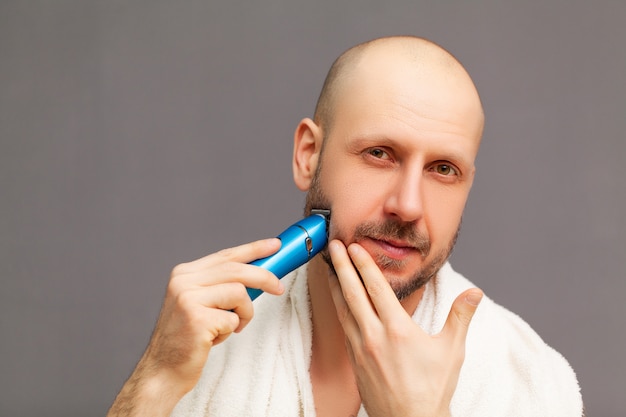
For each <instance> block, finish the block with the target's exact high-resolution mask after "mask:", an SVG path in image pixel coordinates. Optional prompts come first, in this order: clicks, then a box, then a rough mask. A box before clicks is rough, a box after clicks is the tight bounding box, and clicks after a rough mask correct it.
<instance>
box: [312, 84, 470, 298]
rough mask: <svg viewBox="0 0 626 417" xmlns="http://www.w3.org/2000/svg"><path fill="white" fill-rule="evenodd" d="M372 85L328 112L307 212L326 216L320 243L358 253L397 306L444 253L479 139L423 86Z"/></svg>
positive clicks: (466, 115) (466, 120) (458, 113)
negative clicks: (355, 246)
mask: <svg viewBox="0 0 626 417" xmlns="http://www.w3.org/2000/svg"><path fill="white" fill-rule="evenodd" d="M382 84H384V82H381V83H379V84H378V85H376V86H373V87H368V86H366V87H365V88H354V89H352V90H350V91H349V93H350V94H347V93H346V94H344V97H346V98H345V99H343V100H342V101H340V102H338V103H337V110H336V113H335V119H334V123H333V126H332V129H330V131H329V132H326V138H325V142H324V150H323V152H322V155H321V156H320V162H319V164H320V165H319V166H318V169H317V172H316V175H315V179H314V180H313V181H312V183H311V186H310V189H309V192H308V194H307V208H309V209H310V208H316V207H317V208H330V209H331V212H332V214H331V227H330V238H331V239H339V240H341V241H343V243H344V244H346V245H349V244H350V243H352V242H358V243H359V244H360V245H362V246H363V247H364V248H365V249H366V250H367V251H368V252H369V253H370V255H371V256H372V257H373V259H374V260H375V261H376V263H377V265H378V266H379V268H380V269H381V271H382V272H383V274H384V275H385V276H386V278H387V279H388V280H389V282H390V284H391V286H392V288H393V289H394V291H395V292H396V295H397V296H398V298H399V299H403V298H404V297H406V296H408V295H409V294H411V293H412V292H414V291H415V290H416V289H418V288H420V287H421V286H422V285H424V284H425V283H426V282H427V281H428V280H429V279H430V278H431V277H432V276H433V275H434V274H435V273H436V272H437V271H438V270H439V268H440V267H441V266H442V265H443V263H445V261H446V259H447V258H448V256H449V254H450V251H451V250H452V247H453V246H454V242H455V240H456V236H457V234H458V229H459V226H460V222H461V216H462V213H463V208H464V206H465V202H466V200H467V196H468V193H469V190H470V188H471V184H472V180H473V177H474V159H475V156H476V152H477V150H478V142H479V138H478V137H477V136H479V133H478V134H477V133H476V132H478V131H480V129H477V128H476V125H477V124H476V120H475V118H472V117H471V115H474V116H475V114H474V113H472V112H468V111H466V110H467V109H465V108H461V109H457V108H455V107H454V104H453V105H451V106H450V107H448V106H447V105H442V102H441V97H440V95H439V93H440V92H439V91H433V92H432V93H433V94H437V96H436V97H437V100H435V101H433V100H432V99H431V98H430V97H429V95H428V94H429V92H428V91H426V92H424V91H423V90H424V87H423V86H420V87H419V89H418V90H419V91H417V90H416V91H411V86H410V83H408V84H407V83H404V82H403V83H401V85H393V83H392V84H391V85H382ZM415 88H417V86H415ZM433 88H436V87H433ZM461 101H462V100H461ZM444 103H445V101H444ZM453 103H454V102H453ZM461 107H463V106H461ZM326 258H327V256H326ZM327 261H329V259H328V258H327Z"/></svg>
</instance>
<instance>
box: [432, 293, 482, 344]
mask: <svg viewBox="0 0 626 417" xmlns="http://www.w3.org/2000/svg"><path fill="white" fill-rule="evenodd" d="M482 297H483V292H482V291H481V290H480V289H478V288H471V289H469V290H466V291H464V292H463V293H461V294H460V295H459V296H458V297H457V298H456V300H454V303H452V308H451V309H450V313H449V314H448V318H447V319H446V323H445V325H444V328H443V330H442V333H443V334H444V335H445V337H449V338H451V339H452V340H454V341H455V343H457V344H460V345H462V346H465V338H466V336H467V330H468V329H469V325H470V323H471V321H472V318H473V317H474V313H475V312H476V309H477V308H478V305H479V304H480V301H481V299H482Z"/></svg>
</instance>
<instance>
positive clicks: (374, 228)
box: [354, 220, 430, 257]
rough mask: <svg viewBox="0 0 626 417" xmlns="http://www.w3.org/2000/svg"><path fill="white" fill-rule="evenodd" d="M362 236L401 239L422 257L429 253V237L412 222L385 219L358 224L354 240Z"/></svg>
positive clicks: (392, 239) (391, 239)
mask: <svg viewBox="0 0 626 417" xmlns="http://www.w3.org/2000/svg"><path fill="white" fill-rule="evenodd" d="M364 238H370V239H376V240H383V241H398V240H400V241H402V242H403V244H406V245H408V246H411V247H413V248H415V249H417V250H418V251H419V252H420V253H421V254H422V256H423V257H426V256H428V254H429V253H430V239H429V238H428V236H426V235H424V234H423V233H420V232H419V231H418V230H416V228H415V224H414V223H401V222H397V221H393V220H386V221H385V222H383V223H377V222H366V223H361V224H360V225H358V226H357V227H356V229H355V231H354V240H355V241H356V242H358V241H359V240H362V239H364Z"/></svg>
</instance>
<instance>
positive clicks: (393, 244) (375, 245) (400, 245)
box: [359, 237, 421, 260]
mask: <svg viewBox="0 0 626 417" xmlns="http://www.w3.org/2000/svg"><path fill="white" fill-rule="evenodd" d="M359 244H361V245H362V246H364V247H365V248H366V249H367V248H368V247H371V248H372V249H374V250H375V252H379V253H380V252H382V254H384V255H385V256H387V257H389V258H391V259H396V260H403V259H405V258H406V257H408V256H411V255H414V254H415V253H417V254H419V255H420V256H421V251H420V250H419V249H418V248H416V247H415V246H413V245H411V244H410V243H407V242H403V241H397V240H388V239H376V238H373V237H367V238H366V239H364V240H363V241H361V242H359Z"/></svg>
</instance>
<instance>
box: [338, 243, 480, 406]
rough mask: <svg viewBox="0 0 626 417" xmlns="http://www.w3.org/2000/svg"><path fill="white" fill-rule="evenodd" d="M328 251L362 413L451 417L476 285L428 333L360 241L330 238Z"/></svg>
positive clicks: (476, 299)
mask: <svg viewBox="0 0 626 417" xmlns="http://www.w3.org/2000/svg"><path fill="white" fill-rule="evenodd" d="M329 251H330V255H331V258H332V262H333V265H334V267H335V270H336V272H337V278H335V277H334V276H331V277H330V279H329V284H330V289H331V293H332V296H333V301H334V303H335V307H336V309H337V316H338V318H339V321H340V322H341V325H342V326H343V329H344V332H345V335H346V346H347V350H348V355H349V356H350V359H351V361H352V367H353V369H354V373H355V376H356V380H357V384H358V388H359V393H360V395H361V400H362V401H363V404H364V406H365V408H366V410H367V412H368V414H369V415H370V416H371V417H375V416H394V417H408V416H411V417H413V416H415V417H417V416H428V417H435V416H437V417H441V416H449V415H450V401H451V399H452V396H453V394H454V391H455V389H456V385H457V382H458V378H459V373H460V371H461V366H462V365H463V361H464V358H465V338H466V335H467V330H468V327H469V324H470V321H471V320H472V317H473V315H474V312H475V311H476V308H477V307H478V304H479V303H480V300H481V298H482V295H483V293H482V291H480V290H479V289H477V288H472V289H469V290H467V291H465V292H463V293H462V294H461V295H459V296H458V297H457V298H456V300H455V301H454V303H453V305H452V308H451V310H450V313H449V315H448V318H447V320H446V323H445V325H444V327H443V330H442V331H441V332H440V333H439V334H437V335H433V336H431V335H429V334H427V333H426V332H424V331H423V330H422V329H421V328H420V327H419V326H418V325H417V324H416V323H415V322H413V320H412V319H411V316H410V315H409V314H408V313H407V312H406V311H405V310H404V308H403V307H402V305H401V304H400V302H399V301H398V299H397V297H396V295H395V294H394V292H393V290H392V288H391V286H390V285H389V283H388V282H387V280H386V279H385V277H384V275H383V273H382V272H381V271H380V269H379V268H378V266H377V265H376V263H375V262H374V260H373V259H372V257H371V256H370V255H369V253H368V252H367V251H366V250H365V249H364V248H363V247H362V246H360V245H358V244H356V243H353V244H351V245H350V246H349V247H348V248H347V249H346V247H345V246H344V245H343V243H341V242H339V241H337V240H334V241H332V242H331V243H330V244H329ZM361 280H362V281H361Z"/></svg>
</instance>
